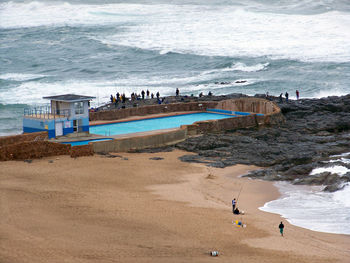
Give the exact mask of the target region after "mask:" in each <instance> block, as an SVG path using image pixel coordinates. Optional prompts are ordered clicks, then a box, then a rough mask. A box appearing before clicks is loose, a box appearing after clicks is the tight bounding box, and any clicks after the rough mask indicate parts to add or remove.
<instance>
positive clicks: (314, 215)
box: [260, 153, 350, 235]
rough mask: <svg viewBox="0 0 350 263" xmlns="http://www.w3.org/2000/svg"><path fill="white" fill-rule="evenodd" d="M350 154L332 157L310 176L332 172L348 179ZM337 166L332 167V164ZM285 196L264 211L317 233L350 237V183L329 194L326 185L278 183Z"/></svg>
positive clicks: (271, 203)
mask: <svg viewBox="0 0 350 263" xmlns="http://www.w3.org/2000/svg"><path fill="white" fill-rule="evenodd" d="M349 154H350V153H344V154H341V155H334V156H332V159H333V160H330V161H328V162H324V163H325V164H328V165H327V167H320V168H315V169H313V170H312V171H311V172H310V175H317V174H321V173H323V172H330V173H333V174H338V175H339V176H345V175H346V174H347V173H350V169H349V168H347V167H346V165H347V164H349V163H350V159H349ZM335 162H337V164H334V165H332V163H335ZM338 163H340V164H338ZM275 185H276V186H277V188H278V189H279V191H280V193H281V197H280V198H279V199H277V200H273V201H271V202H268V203H266V204H265V205H264V206H263V207H260V210H262V211H266V212H271V213H277V214H280V215H282V217H284V218H285V219H286V220H287V221H288V222H290V223H291V224H293V225H297V226H300V227H304V228H308V229H311V230H315V231H321V232H326V233H335V234H347V235H350V227H349V226H350V184H349V183H345V184H344V187H343V189H341V190H339V191H336V192H333V193H329V192H323V191H322V190H323V188H324V186H306V185H304V186H300V185H291V184H290V183H287V182H277V183H275Z"/></svg>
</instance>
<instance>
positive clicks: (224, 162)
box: [176, 95, 350, 191]
mask: <svg viewBox="0 0 350 263" xmlns="http://www.w3.org/2000/svg"><path fill="white" fill-rule="evenodd" d="M270 99H271V100H275V101H276V102H278V98H270ZM279 106H280V108H281V111H282V113H283V115H284V117H285V119H286V122H285V123H284V124H281V125H280V126H268V127H266V126H265V127H260V128H259V129H256V128H253V129H238V130H235V131H232V132H225V133H223V134H204V135H202V136H200V137H193V138H189V139H187V140H186V141H184V142H181V143H179V144H177V145H176V147H178V148H180V149H182V150H186V151H190V152H196V153H198V155H186V156H183V157H182V158H181V159H182V160H183V161H189V162H201V163H207V164H208V165H211V166H215V167H226V166H231V165H235V164H238V163H240V164H254V165H257V166H261V167H266V168H265V169H262V170H259V171H255V172H253V173H251V174H250V175H249V176H250V177H255V178H261V179H265V180H286V181H290V182H291V183H294V184H318V185H325V190H327V191H335V190H338V189H341V188H342V187H343V186H344V184H345V183H347V182H349V181H350V173H347V174H345V175H341V176H340V175H337V174H334V173H331V172H323V173H319V174H314V175H310V172H311V171H312V170H313V169H314V168H317V167H324V168H326V167H330V166H333V165H337V164H338V165H342V166H344V167H347V168H349V169H350V164H349V163H346V161H344V158H347V157H348V158H350V155H349V156H342V157H339V156H333V157H332V155H337V154H342V153H347V152H350V150H349V149H350V140H349V139H350V133H349V130H350V95H347V96H343V97H328V98H323V99H303V100H299V101H289V102H288V103H286V102H283V103H279ZM330 160H332V162H329V161H330Z"/></svg>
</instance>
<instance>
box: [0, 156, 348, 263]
mask: <svg viewBox="0 0 350 263" xmlns="http://www.w3.org/2000/svg"><path fill="white" fill-rule="evenodd" d="M183 154H184V152H181V151H174V152H170V153H155V154H145V153H143V154H129V153H128V154H126V153H123V154H120V156H121V157H116V158H107V157H105V156H94V157H83V158H78V159H72V158H70V157H67V156H60V157H59V158H45V159H42V160H34V161H33V162H32V163H26V162H12V161H11V162H2V163H0V212H1V213H0V215H1V216H0V262H1V263H5V262H8V263H16V262H21V263H22V262H35V263H40V262H60V263H61V262H165V263H166V262H248V263H249V262H259V263H261V262H293V263H294V262H317V263H321V262H344V263H345V262H347V263H348V262H350V250H349V249H350V236H346V235H333V234H325V233H319V232H314V231H310V230H306V229H302V228H299V227H295V226H292V225H290V224H288V223H287V222H284V223H285V236H284V237H281V236H280V234H279V230H278V224H279V222H280V221H281V218H280V216H279V215H276V214H270V213H265V212H262V211H260V210H258V207H260V206H262V205H263V204H264V203H265V202H267V201H269V200H272V199H274V198H276V197H277V196H278V192H277V190H276V188H275V187H274V186H273V185H272V184H271V183H270V182H263V181H257V180H249V179H246V178H238V175H240V174H244V173H246V172H247V171H248V170H251V169H256V167H249V166H242V165H238V166H234V167H229V168H225V169H214V168H211V169H209V168H207V167H205V166H203V165H199V164H190V163H183V162H181V161H179V160H178V157H179V156H181V155H183ZM186 154H188V153H186ZM151 157H162V158H164V159H162V160H150V158H151ZM51 160H53V161H51ZM240 189H242V191H241V194H240V197H239V202H238V206H239V208H240V209H241V210H244V211H245V212H246V214H245V215H243V216H234V215H233V214H232V212H231V199H232V198H233V197H237V196H238V193H239V191H240ZM237 219H238V220H242V221H243V223H245V224H246V225H247V227H246V228H239V227H237V226H235V225H234V224H233V223H232V221H233V220H237ZM212 250H217V251H219V253H220V254H219V256H218V257H211V256H209V251H212Z"/></svg>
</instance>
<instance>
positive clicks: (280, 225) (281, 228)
mask: <svg viewBox="0 0 350 263" xmlns="http://www.w3.org/2000/svg"><path fill="white" fill-rule="evenodd" d="M278 228H279V229H280V233H281V236H283V229H284V225H283V223H282V221H281V223H280V224H279V226H278Z"/></svg>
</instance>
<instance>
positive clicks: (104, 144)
mask: <svg viewBox="0 0 350 263" xmlns="http://www.w3.org/2000/svg"><path fill="white" fill-rule="evenodd" d="M207 108H214V109H220V110H229V111H241V112H249V113H251V114H249V115H242V116H236V117H232V118H227V119H220V120H208V121H199V122H195V123H193V124H191V125H182V126H181V127H180V128H178V129H171V130H166V131H160V130H159V131H155V132H152V133H150V134H145V135H132V134H131V135H129V136H126V137H124V138H115V140H113V141H101V142H94V143H92V145H93V149H94V151H95V152H125V151H129V150H139V149H145V148H151V147H161V146H166V145H172V144H175V143H178V142H181V141H184V140H186V139H187V138H188V136H195V135H199V134H203V133H211V132H214V133H215V132H222V131H228V130H235V129H241V128H251V127H259V126H264V125H278V124H281V123H283V122H284V121H285V119H284V116H283V115H282V113H281V110H280V108H279V107H278V106H277V104H276V103H274V102H272V101H268V100H265V99H260V98H240V99H231V100H224V101H219V102H203V103H201V102H195V103H194V102H191V103H176V104H166V105H153V106H146V107H141V108H131V109H119V110H112V111H111V112H110V111H106V112H97V113H99V114H94V115H93V119H94V120H111V118H112V117H113V116H117V117H116V118H117V119H121V118H120V116H123V118H127V117H130V116H144V115H146V114H151V113H150V112H152V114H157V113H164V112H169V113H171V112H177V111H182V112H184V111H198V110H202V111H205V109H207ZM118 113H120V114H118ZM256 113H260V114H263V115H257V114H256ZM100 118H103V119H100ZM117 119H116V120H117Z"/></svg>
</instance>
